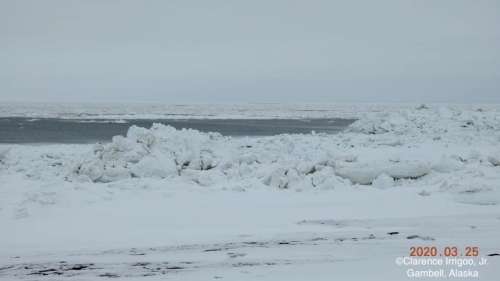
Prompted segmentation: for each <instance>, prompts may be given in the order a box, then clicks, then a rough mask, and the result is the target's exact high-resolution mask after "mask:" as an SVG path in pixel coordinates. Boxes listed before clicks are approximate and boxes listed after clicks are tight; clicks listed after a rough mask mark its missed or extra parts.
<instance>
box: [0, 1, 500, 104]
mask: <svg viewBox="0 0 500 281" xmlns="http://www.w3.org/2000/svg"><path fill="white" fill-rule="evenodd" d="M0 101H56V102H73V101H76V102H79V101H85V102H87V101H88V102H93V101H95V102H120V101H127V102H133V101H141V102H156V101H158V102H182V101H186V102H328V103H335V102H483V103H484V102H486V103H487V102H500V1H498V0H491V1H482V0H469V1H461V0H415V1H405V0H393V1H384V0H377V1H372V0H364V1H356V0H345V1H335V0H329V1H315V0H307V1H293V0H274V1H273V0H266V1H256V0H251V1H236V0H227V1H203V0H199V1H190V0H181V1H123V0H120V1H109V0H108V1H101V0H99V1H89V0H86V1H83V0H82V1H67V0H61V1H51V0H45V1H24V0H0Z"/></svg>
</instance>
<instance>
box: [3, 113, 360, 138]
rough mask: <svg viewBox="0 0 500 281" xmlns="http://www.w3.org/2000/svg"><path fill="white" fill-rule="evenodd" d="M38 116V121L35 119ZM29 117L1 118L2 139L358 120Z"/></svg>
mask: <svg viewBox="0 0 500 281" xmlns="http://www.w3.org/2000/svg"><path fill="white" fill-rule="evenodd" d="M33 120H36V121H33ZM88 121H89V120H68V119H51V118H40V119H28V118H21V117H12V118H0V143H18V144H19V143H93V142H97V141H101V142H109V141H111V138H112V137H113V136H116V135H126V134H127V130H128V128H129V127H130V126H132V125H137V126H140V127H145V128H150V127H151V125H152V124H153V123H162V124H165V125H170V126H173V127H175V128H177V129H182V128H186V129H189V128H191V129H196V130H199V131H202V132H219V133H221V134H222V135H225V136H233V137H244V136H272V135H279V134H301V133H302V134H309V133H311V131H313V130H314V131H315V132H316V133H328V134H335V133H338V132H341V131H343V130H344V129H346V128H347V126H349V124H351V123H352V122H354V121H355V120H352V119H311V120H279V119H272V120H259V119H255V120H236V119H218V120H207V119H187V120H149V119H147V120H145V119H135V120H130V119H129V120H126V121H127V122H128V123H114V120H103V119H94V120H92V121H97V122H88Z"/></svg>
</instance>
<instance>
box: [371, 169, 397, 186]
mask: <svg viewBox="0 0 500 281" xmlns="http://www.w3.org/2000/svg"><path fill="white" fill-rule="evenodd" d="M372 186H373V187H376V188H380V189H387V188H392V187H394V179H393V178H391V177H390V176H388V175H387V174H385V173H383V174H381V175H380V176H378V177H377V178H376V179H375V180H373V182H372Z"/></svg>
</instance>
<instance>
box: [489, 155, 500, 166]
mask: <svg viewBox="0 0 500 281" xmlns="http://www.w3.org/2000/svg"><path fill="white" fill-rule="evenodd" d="M488 161H489V162H490V163H491V164H493V166H500V153H497V154H493V155H490V156H488Z"/></svg>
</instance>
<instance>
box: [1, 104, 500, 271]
mask: <svg viewBox="0 0 500 281" xmlns="http://www.w3.org/2000/svg"><path fill="white" fill-rule="evenodd" d="M380 108H382V109H383V108H386V107H383V106H381V107H377V110H375V111H378V109H380ZM307 110H309V109H307ZM20 111H21V110H20V109H19V112H20ZM284 112H285V111H284ZM304 112H308V111H304ZM318 112H319V111H318ZM353 112H356V111H351V113H353ZM308 114H309V113H308ZM315 114H323V113H317V112H316V113H314V114H311V115H315ZM110 116H113V118H115V117H117V116H116V115H110ZM358 116H359V117H360V120H358V121H357V122H355V123H353V124H352V125H351V126H350V128H349V129H348V130H347V131H346V132H344V133H342V134H338V135H326V134H315V133H314V132H311V134H309V135H280V136H273V137H262V138H239V139H232V138H229V137H223V136H221V135H220V134H217V133H200V132H198V131H193V130H175V129H173V128H171V127H166V126H163V125H161V124H156V125H154V126H153V127H152V128H138V127H131V128H130V130H129V132H128V134H127V136H117V137H115V138H113V142H112V143H110V144H106V145H47V146H19V145H1V146H0V249H1V251H0V278H2V279H5V280H17V279H23V280H66V279H68V280H93V279H103V278H119V279H126V280H138V279H141V280H142V279H144V280H156V279H158V280H214V279H221V280H406V279H411V278H410V277H409V276H408V274H410V273H409V270H413V269H414V270H428V269H436V270H438V269H445V270H444V272H445V274H446V275H447V276H448V278H453V277H454V276H449V273H450V270H452V269H454V270H459V271H467V270H472V271H477V273H478V274H479V277H478V278H473V279H477V280H498V279H497V278H498V276H500V269H499V265H500V257H499V256H498V254H500V240H499V237H500V186H499V185H500V184H499V183H500V147H499V146H498V144H499V141H500V111H499V109H498V108H495V107H494V106H489V107H481V109H479V107H477V106H449V107H444V106H433V107H431V108H426V107H423V108H420V109H415V106H413V107H409V106H406V107H402V108H401V109H398V110H396V109H392V110H381V111H380V112H374V113H373V112H372V113H371V114H366V113H363V114H361V115H358ZM35 117H36V116H35ZM38 117H40V116H38ZM321 117H324V116H321ZM336 117H338V116H336ZM349 117H352V116H349ZM120 118H123V117H120ZM412 246H429V247H433V246H435V247H436V248H437V249H438V250H439V254H442V253H443V250H444V248H445V247H457V249H458V255H460V254H463V255H464V256H465V254H466V247H478V256H477V257H473V260H474V262H476V263H479V261H481V259H482V258H487V259H488V264H485V265H482V266H480V265H479V264H476V266H473V265H468V266H461V267H458V266H456V265H445V266H422V265H420V266H417V265H411V266H409V265H400V266H398V265H397V264H396V259H397V258H398V257H407V256H409V254H410V247H412ZM464 256H462V257H461V258H465V257H464ZM459 257H460V256H459ZM416 258H418V257H416ZM443 259H444V257H443ZM457 278H458V277H457ZM423 279H425V278H423ZM459 279H463V278H459Z"/></svg>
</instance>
